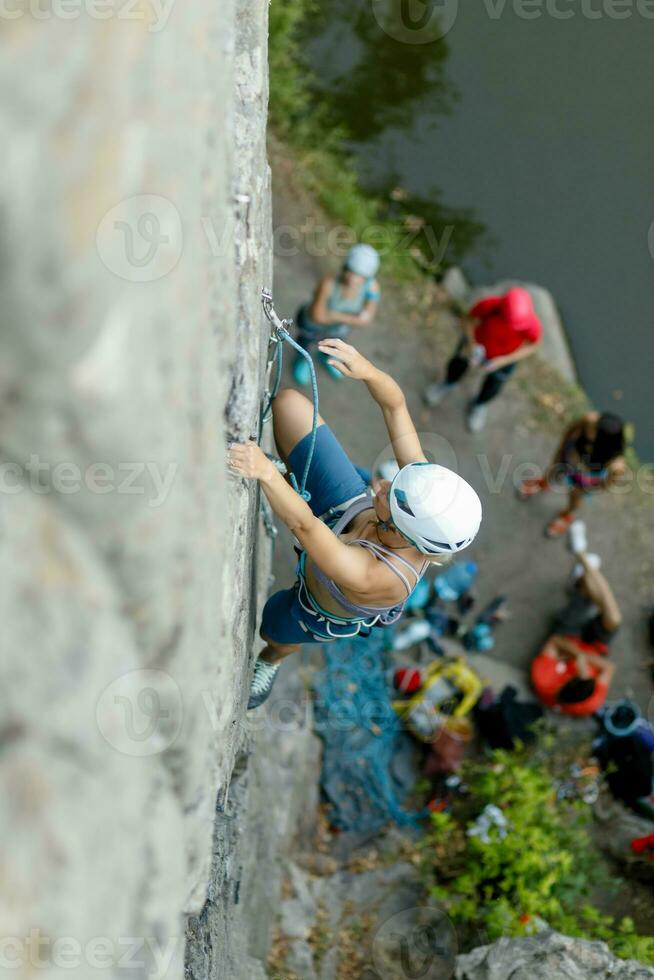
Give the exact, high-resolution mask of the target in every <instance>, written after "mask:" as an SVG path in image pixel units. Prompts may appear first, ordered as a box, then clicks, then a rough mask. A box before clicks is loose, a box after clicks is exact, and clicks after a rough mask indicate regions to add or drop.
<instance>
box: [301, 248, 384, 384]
mask: <svg viewBox="0 0 654 980" xmlns="http://www.w3.org/2000/svg"><path fill="white" fill-rule="evenodd" d="M378 270H379V254H378V252H377V251H376V250H375V249H374V248H373V247H372V246H371V245H363V244H361V245H355V246H354V247H353V248H352V249H350V251H349V253H348V255H347V257H346V259H345V263H344V265H343V268H342V269H341V272H340V275H339V276H338V277H336V278H335V277H333V276H325V277H324V278H323V279H321V280H320V282H319V283H318V288H317V289H316V292H315V295H314V297H313V299H312V300H311V302H310V303H305V305H304V306H302V307H301V308H300V309H299V310H298V313H297V316H296V322H297V328H298V332H297V338H296V339H297V342H298V344H300V345H301V346H302V347H304V349H305V350H310V349H311V348H313V347H315V345H316V344H317V343H318V342H319V341H320V340H324V339H325V338H326V337H332V338H334V337H338V338H339V339H341V340H345V338H346V337H348V336H349V333H350V331H351V329H352V327H367V326H370V324H371V323H372V322H373V320H374V318H375V314H376V313H377V307H378V305H379V297H380V291H379V283H378V282H377V280H376V279H375V276H376V275H377V272H378ZM319 360H320V362H321V363H322V365H323V367H324V368H325V369H326V370H327V372H328V373H329V374H330V375H331V376H332V377H333V378H340V377H341V374H340V372H339V371H337V370H335V369H334V368H332V367H331V365H330V364H329V363H328V358H326V357H323V356H322V354H319ZM293 380H294V381H295V383H296V384H299V385H308V384H309V382H310V381H311V372H310V370H309V365H308V364H307V362H306V360H305V358H303V357H302V356H301V355H300V354H298V355H297V357H296V358H295V362H294V364H293Z"/></svg>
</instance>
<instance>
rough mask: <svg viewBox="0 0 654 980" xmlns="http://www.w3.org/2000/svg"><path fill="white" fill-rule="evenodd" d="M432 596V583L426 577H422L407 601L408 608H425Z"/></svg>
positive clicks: (406, 606)
mask: <svg viewBox="0 0 654 980" xmlns="http://www.w3.org/2000/svg"><path fill="white" fill-rule="evenodd" d="M430 596H431V583H430V582H429V580H428V579H426V578H421V579H420V581H419V582H418V584H417V585H416V587H415V589H414V590H413V592H412V593H411V595H410V596H409V598H408V599H407V601H406V605H405V608H406V609H424V608H425V606H426V605H427V603H428V602H429V597H430Z"/></svg>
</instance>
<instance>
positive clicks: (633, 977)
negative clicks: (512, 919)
mask: <svg viewBox="0 0 654 980" xmlns="http://www.w3.org/2000/svg"><path fill="white" fill-rule="evenodd" d="M507 977H511V980H570V978H572V977H574V978H575V980H595V978H598V980H599V978H600V977H613V978H614V980H650V978H652V977H654V970H652V969H650V967H647V966H643V964H642V963H636V962H635V960H619V959H617V958H616V957H615V956H613V955H612V954H611V952H610V951H609V948H608V946H607V945H606V943H600V942H588V941H587V940H585V939H571V938H570V937H569V936H561V935H560V934H559V933H557V932H549V931H547V932H540V933H538V934H537V935H535V936H530V937H528V938H525V939H499V940H498V941H497V942H496V943H494V944H493V945H492V946H480V947H479V949H475V950H473V951H472V953H467V954H466V955H465V956H459V957H458V959H457V965H456V973H455V980H506V978H507Z"/></svg>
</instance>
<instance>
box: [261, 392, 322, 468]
mask: <svg viewBox="0 0 654 980" xmlns="http://www.w3.org/2000/svg"><path fill="white" fill-rule="evenodd" d="M323 422H324V419H323V418H322V417H321V416H320V415H319V416H318V425H322V424H323ZM273 426H274V430H275V442H276V443H277V448H278V449H279V451H280V453H281V454H282V455H283V456H285V457H286V458H288V456H289V455H290V453H291V452H292V450H293V448H294V447H295V446H297V444H298V442H300V441H301V440H302V439H304V437H305V436H307V435H309V433H310V432H311V428H312V426H313V402H311V401H309V399H308V398H306V397H305V395H303V394H301V392H299V391H296V390H295V389H294V388H282V389H281V390H280V391H279V392H278V393H277V396H276V398H275V399H274V400H273Z"/></svg>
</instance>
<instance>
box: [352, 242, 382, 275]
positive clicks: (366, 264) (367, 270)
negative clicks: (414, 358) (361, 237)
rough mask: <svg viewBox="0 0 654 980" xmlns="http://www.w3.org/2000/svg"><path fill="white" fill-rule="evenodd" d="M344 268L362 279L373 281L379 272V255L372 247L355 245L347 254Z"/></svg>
mask: <svg viewBox="0 0 654 980" xmlns="http://www.w3.org/2000/svg"><path fill="white" fill-rule="evenodd" d="M345 268H346V269H349V270H350V272H354V274H355V275H357V276H363V278H364V279H374V278H375V276H376V275H377V273H378V271H379V253H378V252H377V250H376V249H374V248H373V247H372V245H363V244H361V245H355V246H354V247H353V248H351V249H350V251H349V252H348V253H347V257H346V259H345Z"/></svg>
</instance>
